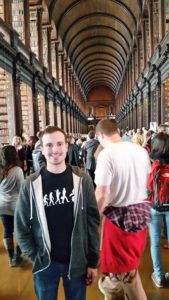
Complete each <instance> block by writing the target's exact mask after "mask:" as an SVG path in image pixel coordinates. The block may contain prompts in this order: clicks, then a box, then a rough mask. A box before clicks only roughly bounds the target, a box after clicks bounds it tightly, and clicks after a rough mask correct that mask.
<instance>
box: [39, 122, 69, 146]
mask: <svg viewBox="0 0 169 300" xmlns="http://www.w3.org/2000/svg"><path fill="white" fill-rule="evenodd" d="M58 131H59V132H61V133H63V135H64V137H65V142H66V143H67V137H66V133H65V132H64V130H63V129H61V128H59V127H57V126H47V127H46V128H45V129H44V130H43V131H42V133H41V135H40V138H39V140H40V145H41V146H42V145H43V136H44V135H45V134H50V133H53V132H58Z"/></svg>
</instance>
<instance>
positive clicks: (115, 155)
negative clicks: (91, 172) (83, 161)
mask: <svg viewBox="0 0 169 300" xmlns="http://www.w3.org/2000/svg"><path fill="white" fill-rule="evenodd" d="M150 171H151V166H150V160H149V156H148V153H147V151H146V150H145V149H144V148H142V147H141V146H139V145H137V144H133V143H129V142H123V141H122V142H118V143H110V144H108V145H107V146H106V147H105V149H104V150H102V151H101V152H100V154H99V156H98V159H97V165H96V171H95V183H96V185H99V186H103V185H104V186H106V185H110V195H109V199H107V203H105V206H107V205H113V206H115V207H121V206H128V205H130V204H136V203H141V202H143V200H144V199H146V198H147V189H146V185H147V177H148V174H149V172H150Z"/></svg>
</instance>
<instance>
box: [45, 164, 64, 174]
mask: <svg viewBox="0 0 169 300" xmlns="http://www.w3.org/2000/svg"><path fill="white" fill-rule="evenodd" d="M46 168H47V170H48V171H49V172H51V173H54V174H60V173H63V172H64V171H65V170H66V164H65V163H64V164H60V165H51V164H47V167H46Z"/></svg>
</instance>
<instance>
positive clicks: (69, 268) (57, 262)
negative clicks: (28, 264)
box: [15, 126, 99, 300]
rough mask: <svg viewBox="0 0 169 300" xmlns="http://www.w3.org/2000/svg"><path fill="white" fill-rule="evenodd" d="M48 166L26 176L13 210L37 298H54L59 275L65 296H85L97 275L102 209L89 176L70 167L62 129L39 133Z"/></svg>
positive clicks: (81, 299) (79, 298)
mask: <svg viewBox="0 0 169 300" xmlns="http://www.w3.org/2000/svg"><path fill="white" fill-rule="evenodd" d="M40 142H41V148H42V153H43V155H44V156H45V158H46V167H43V168H42V169H41V170H40V171H37V172H35V173H34V174H32V175H31V176H30V177H29V178H27V179H26V180H25V182H24V184H23V186H22V188H21V192H20V196H19V200H18V202H17V207H16V211H15V235H16V239H17V241H18V244H19V245H20V247H21V249H22V251H23V253H24V254H25V255H26V256H28V257H29V258H30V260H31V261H32V264H33V272H34V286H35V293H36V296H37V299H38V300H56V298H57V292H58V285H59V280H60V277H62V278H63V286H64V291H65V298H66V300H85V299H86V284H87V285H88V284H92V283H93V282H94V281H95V279H96V276H97V263H98V254H99V238H98V225H99V213H98V209H97V204H96V200H95V195H94V188H93V184H92V181H91V179H90V177H89V176H87V175H85V174H84V173H82V172H81V171H80V170H79V168H78V167H71V166H69V165H66V163H65V157H66V153H67V148H68V146H67V141H66V135H65V133H64V131H63V130H62V129H60V128H57V127H55V126H48V127H47V128H46V129H45V130H44V132H43V133H42V135H41V137H40Z"/></svg>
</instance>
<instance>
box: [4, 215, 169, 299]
mask: <svg viewBox="0 0 169 300" xmlns="http://www.w3.org/2000/svg"><path fill="white" fill-rule="evenodd" d="M2 238H3V237H2V224H1V221H0V300H36V297H35V294H34V289H33V280H32V273H31V265H29V266H27V267H25V268H9V267H8V261H7V255H6V252H5V249H4V247H3V245H2ZM162 242H163V241H162ZM163 243H164V242H163ZM162 253H163V263H164V266H165V271H169V250H164V249H162ZM151 272H152V263H151V258H150V251H149V241H147V247H146V250H145V253H144V256H143V259H142V263H141V266H140V274H141V278H142V282H143V285H144V288H145V291H146V294H147V298H148V300H168V299H169V289H158V288H156V287H155V286H154V285H153V283H152V281H151V278H150V275H151ZM58 300H64V296H63V289H62V285H60V288H59V297H58ZM72 300H73V299H72ZM87 300H104V296H103V295H102V294H101V293H100V291H99V290H98V288H97V284H96V285H95V286H93V287H90V288H88V291H87Z"/></svg>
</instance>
